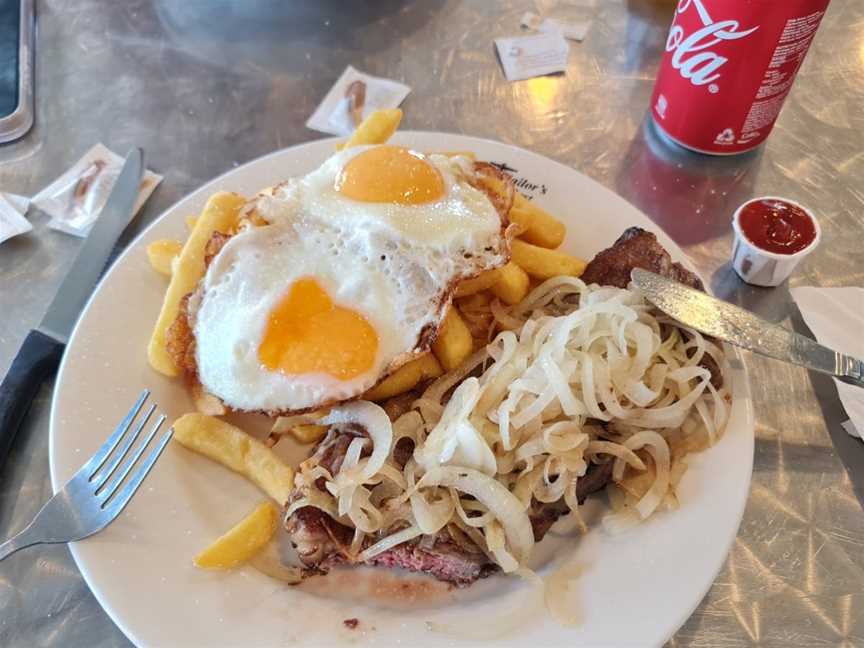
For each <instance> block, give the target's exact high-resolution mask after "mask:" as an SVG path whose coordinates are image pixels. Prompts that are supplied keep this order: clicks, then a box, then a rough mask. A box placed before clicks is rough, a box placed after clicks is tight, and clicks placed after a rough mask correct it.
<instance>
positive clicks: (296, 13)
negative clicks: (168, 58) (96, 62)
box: [154, 0, 444, 72]
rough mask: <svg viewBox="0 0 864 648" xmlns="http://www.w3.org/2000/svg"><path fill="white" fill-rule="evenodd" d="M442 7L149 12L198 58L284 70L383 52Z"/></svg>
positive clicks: (391, 2) (266, 4) (291, 5)
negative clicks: (349, 54)
mask: <svg viewBox="0 0 864 648" xmlns="http://www.w3.org/2000/svg"><path fill="white" fill-rule="evenodd" d="M443 5H444V0H434V1H433V2H431V3H430V2H423V3H420V2H418V1H417V0H355V1H352V2H345V1H344V0H317V1H315V2H305V1H304V2H275V1H273V0H207V1H203V0H194V1H190V2H176V1H175V0H158V1H157V2H156V3H155V7H154V10H155V13H156V16H157V19H158V20H159V21H160V23H161V24H162V27H163V28H164V30H165V32H166V33H167V34H168V35H169V37H170V38H171V39H172V40H173V41H175V42H176V43H178V46H179V47H180V48H182V49H183V50H184V51H185V52H187V53H189V54H191V55H192V56H195V57H196V58H199V59H201V60H206V61H207V62H208V63H211V64H219V63H222V64H224V65H226V66H231V65H232V64H237V63H241V62H243V63H246V64H252V65H257V66H261V67H263V68H270V69H272V71H274V72H285V71H292V70H294V71H296V70H300V69H308V67H309V64H310V61H311V60H313V59H314V58H318V57H321V58H330V57H332V56H340V55H345V54H346V52H347V51H350V50H358V51H362V52H363V53H364V55H365V54H369V53H374V52H378V51H381V50H385V49H387V48H389V47H391V46H392V45H393V44H394V43H396V42H398V41H400V40H402V39H405V38H407V37H410V36H411V34H413V33H414V32H416V31H417V30H419V29H420V28H421V27H422V26H423V25H424V24H426V23H427V22H428V21H429V19H430V17H431V16H433V15H434V14H435V13H437V12H438V11H439V10H440V9H441V8H442V7H443ZM274 54H275V55H274ZM283 54H284V56H283ZM298 54H300V56H298ZM347 62H350V60H348V61H347Z"/></svg>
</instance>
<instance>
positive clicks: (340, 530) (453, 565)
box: [285, 428, 612, 587]
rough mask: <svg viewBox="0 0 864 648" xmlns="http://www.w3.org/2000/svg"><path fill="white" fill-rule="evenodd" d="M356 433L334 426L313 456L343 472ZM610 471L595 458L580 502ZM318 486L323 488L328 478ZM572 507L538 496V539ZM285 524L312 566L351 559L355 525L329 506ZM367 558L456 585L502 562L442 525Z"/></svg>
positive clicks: (581, 485)
mask: <svg viewBox="0 0 864 648" xmlns="http://www.w3.org/2000/svg"><path fill="white" fill-rule="evenodd" d="M357 436H364V432H363V431H362V430H360V429H357V428H354V429H350V430H344V431H341V430H336V429H333V428H331V429H330V431H329V432H328V433H327V435H326V436H325V437H324V438H323V439H322V440H321V442H320V443H319V444H318V446H316V448H315V450H314V451H313V453H312V456H311V458H310V459H311V461H313V462H315V464H316V465H320V466H323V467H324V468H327V470H328V471H330V473H331V474H333V473H334V472H338V471H339V468H340V467H341V465H342V460H343V459H344V457H345V452H347V450H348V446H349V445H350V443H351V441H352V440H353V439H354V438H356V437H357ZM403 441H404V440H403ZM409 449H410V448H405V450H409ZM399 450H403V448H402V447H400V448H399ZM405 450H403V451H402V452H398V453H397V454H401V455H402V456H403V457H404V458H405V459H407V457H408V456H410V452H405ZM611 477H612V463H611V462H610V463H607V464H592V465H591V466H590V467H589V468H588V472H587V473H586V474H585V476H584V477H582V478H581V479H580V480H579V482H578V483H577V488H576V497H577V499H578V500H579V502H580V503H581V502H584V501H585V498H586V497H588V496H589V495H591V494H592V493H595V492H597V491H599V490H602V489H603V488H605V487H606V485H607V484H608V483H609V480H610V479H611ZM317 486H318V487H319V488H323V483H321V484H317ZM299 496H300V495H299V494H297V495H296V497H299ZM292 501H294V499H292V500H289V504H290V503H291V502H292ZM567 511H568V509H567V506H566V505H565V504H564V503H563V502H557V503H554V504H540V503H538V502H535V505H534V507H533V509H532V511H531V513H530V516H529V517H530V518H531V525H532V527H533V530H534V539H535V540H536V541H538V542H539V541H540V540H542V539H543V536H545V535H546V532H547V531H549V529H550V528H551V527H552V525H553V524H554V523H555V522H556V520H558V518H560V517H561V516H562V515H564V514H566V513H567ZM285 528H286V531H287V533H288V537H289V539H290V540H291V544H292V546H293V547H294V548H295V549H296V550H297V555H298V556H299V558H300V560H301V562H302V563H303V564H304V565H305V567H306V568H307V569H309V570H310V571H311V572H315V573H326V572H327V571H328V570H329V569H330V568H331V567H333V566H335V565H340V564H347V563H350V562H351V559H350V556H349V553H348V547H349V545H350V544H351V538H352V536H353V532H352V530H351V529H350V528H348V527H346V526H345V525H343V524H340V523H339V522H336V521H335V520H333V519H332V518H331V517H330V516H329V515H327V514H326V513H325V512H324V511H321V510H320V509H317V508H313V507H304V508H300V509H298V510H297V511H295V512H294V513H293V514H292V515H291V516H289V517H288V519H287V520H286V521H285ZM369 544H371V543H367V545H366V546H369ZM367 564H369V565H379V566H382V567H401V568H403V569H408V570H410V571H415V572H422V573H425V574H429V575H430V576H434V577H435V578H437V579H438V580H442V581H445V582H448V583H451V584H453V585H456V586H457V587H465V586H467V585H470V584H471V583H473V582H474V581H476V580H478V579H480V578H484V577H486V576H488V575H489V574H492V573H494V572H495V571H497V570H498V566H497V565H496V564H495V563H493V562H492V561H490V560H489V559H488V558H487V557H486V554H484V553H483V552H482V551H481V550H480V548H479V547H473V548H469V547H466V546H463V545H461V544H457V543H456V542H455V541H454V540H453V539H452V538H451V537H450V535H449V533H448V532H447V531H446V529H445V530H442V531H440V532H439V533H438V535H437V537H436V538H435V540H434V542H432V543H431V544H428V543H427V544H424V543H421V542H420V541H419V540H410V541H408V542H404V543H402V544H400V545H397V546H396V547H393V548H392V549H389V550H387V551H384V552H382V553H380V554H378V555H377V556H374V557H373V558H372V559H371V560H369V561H368V563H367Z"/></svg>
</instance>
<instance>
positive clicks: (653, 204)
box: [615, 115, 762, 246]
mask: <svg viewBox="0 0 864 648" xmlns="http://www.w3.org/2000/svg"><path fill="white" fill-rule="evenodd" d="M761 160H762V151H761V149H756V150H755V151H751V152H748V153H743V154H741V155H735V156H713V155H703V154H701V153H694V152H692V151H688V150H687V149H684V148H682V147H680V146H678V145H676V144H673V143H671V142H669V141H668V140H667V139H666V138H665V136H664V135H662V134H661V133H660V132H659V131H658V129H657V127H656V126H655V125H654V122H653V121H652V119H651V117H650V115H649V116H646V118H645V120H644V121H643V122H642V126H641V127H640V128H639V130H638V131H637V133H636V136H635V137H634V138H633V140H632V141H631V142H630V147H629V148H628V150H627V153H626V155H625V158H624V162H623V164H622V165H621V173H620V174H619V176H618V178H617V179H616V181H615V187H616V189H617V192H618V193H619V194H620V195H621V196H623V197H624V198H626V199H627V200H628V201H629V202H631V203H633V204H634V205H635V206H636V207H638V208H639V209H640V210H642V211H643V212H644V213H645V214H646V215H647V216H648V217H649V218H650V219H651V220H653V221H654V222H655V223H657V224H658V225H659V226H660V227H662V228H663V230H664V231H665V232H666V233H667V234H668V235H669V236H670V237H672V238H673V239H674V240H675V242H676V243H678V244H679V245H682V246H691V245H696V244H698V243H702V242H704V241H707V240H710V239H714V238H717V237H721V236H726V235H727V234H729V232H730V227H731V223H732V214H733V212H734V211H735V209H736V208H737V207H738V205H740V204H741V203H742V202H744V201H745V200H747V199H749V198H751V197H752V195H753V186H754V184H755V181H756V176H757V175H758V172H759V167H760V165H761Z"/></svg>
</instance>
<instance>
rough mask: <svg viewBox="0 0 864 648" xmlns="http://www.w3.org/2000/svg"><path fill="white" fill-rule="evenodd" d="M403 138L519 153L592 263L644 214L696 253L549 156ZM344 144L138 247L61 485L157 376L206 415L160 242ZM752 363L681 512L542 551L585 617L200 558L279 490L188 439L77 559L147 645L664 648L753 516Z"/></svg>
mask: <svg viewBox="0 0 864 648" xmlns="http://www.w3.org/2000/svg"><path fill="white" fill-rule="evenodd" d="M397 141H398V142H400V143H404V144H409V145H411V146H413V147H415V148H417V149H419V150H436V151H441V150H452V151H468V150H470V151H475V152H476V153H477V155H478V157H479V158H480V159H486V160H492V161H495V162H501V163H506V164H507V165H508V166H509V167H510V168H511V170H513V173H514V174H515V175H516V176H517V177H518V178H519V179H520V185H521V188H522V190H523V191H526V192H528V193H531V194H533V195H534V196H535V197H536V199H537V200H538V201H539V203H540V204H541V205H543V206H544V207H545V208H547V209H548V210H549V211H551V212H552V213H553V214H556V215H558V216H559V217H561V218H563V219H565V220H566V223H567V226H568V239H567V242H566V247H567V249H569V250H570V251H572V252H574V253H576V254H579V255H581V256H583V257H585V258H590V257H592V256H593V255H594V254H595V253H596V252H597V251H599V250H600V249H602V248H604V247H606V246H608V245H610V244H611V243H612V242H613V241H614V240H615V239H616V238H617V237H618V236H619V235H620V234H621V232H622V231H623V230H624V229H626V228H627V227H629V226H631V225H639V226H641V227H644V228H646V229H649V230H653V231H655V232H657V234H658V236H659V237H660V240H661V242H662V243H663V245H664V246H666V248H667V249H668V250H669V251H670V252H671V253H672V256H673V257H675V258H677V259H683V258H684V256H683V254H682V252H681V251H680V249H679V248H678V247H677V246H676V245H675V244H674V243H673V242H672V241H671V240H669V239H668V238H667V237H666V236H665V235H663V233H662V232H659V231H658V230H657V228H656V226H654V225H653V224H652V223H651V221H649V220H648V218H646V217H645V216H644V215H643V214H641V213H640V212H639V211H638V210H636V209H635V208H634V207H632V206H631V205H630V204H628V203H627V202H625V201H624V200H623V199H621V198H619V197H618V196H616V195H615V194H613V193H612V192H610V191H609V190H608V189H605V188H604V187H602V186H600V185H599V184H597V183H595V182H594V181H592V180H590V179H588V178H587V177H585V176H583V175H581V174H580V173H577V172H575V171H573V170H572V169H569V168H567V167H565V166H563V165H561V164H558V163H556V162H553V161H551V160H549V159H546V158H544V157H541V156H539V155H536V154H534V153H529V152H528V151H524V150H521V149H517V148H513V147H510V146H506V145H503V144H499V143H496V142H490V141H485V140H480V139H476V138H472V137H465V136H461V135H447V134H442V133H422V132H418V133H410V132H406V133H400V134H399V135H398V136H397ZM333 147H334V141H333V140H322V141H316V142H310V143H308V144H303V145H301V146H296V147H293V148H290V149H286V150H284V151H279V152H277V153H273V154H272V155H268V156H266V157H263V158H261V159H258V160H255V161H253V162H250V163H249V164H246V165H245V166H243V167H240V168H238V169H235V170H233V171H231V172H230V173H227V174H225V175H223V176H222V177H220V178H217V179H216V180H213V181H212V182H210V183H209V184H207V185H205V186H204V187H202V188H201V189H199V190H198V191H196V192H194V193H193V194H191V195H190V196H188V197H187V198H185V199H184V200H181V201H180V202H179V203H177V204H176V205H175V206H174V207H172V208H171V209H169V210H168V211H167V212H165V214H163V215H162V217H161V218H159V219H158V220H157V221H156V222H155V223H154V224H153V225H152V226H151V227H150V228H149V229H147V230H146V231H145V232H144V233H143V234H142V235H141V236H140V237H139V238H138V239H137V240H136V241H135V242H134V243H133V244H132V245H130V246H129V249H128V250H127V251H126V252H125V253H124V254H123V255H122V256H121V257H120V259H119V260H118V261H117V263H116V264H115V265H114V267H113V268H112V269H111V271H110V272H109V273H108V274H107V275H106V276H105V278H104V279H103V281H102V283H101V284H100V285H99V288H98V290H97V291H96V293H95V294H94V296H93V298H92V299H91V300H90V303H89V304H88V306H87V308H86V309H85V311H84V314H83V316H82V317H81V319H80V321H79V322H78V325H77V327H76V329H75V332H74V334H73V335H72V339H71V340H70V343H69V347H68V350H67V352H66V356H65V358H64V361H63V365H62V367H61V369H60V374H59V378H58V380H57V389H56V392H55V397H54V404H53V410H52V416H51V443H50V454H51V477H52V481H53V484H54V488H55V490H56V489H57V488H58V487H59V486H60V485H62V484H63V483H64V482H65V481H66V480H67V479H68V478H69V477H70V476H71V475H72V474H73V473H74V472H75V471H76V470H77V469H78V467H79V466H80V465H81V464H82V462H83V461H84V460H85V459H86V458H87V457H89V456H90V455H91V454H92V453H93V452H94V451H95V449H96V448H97V447H98V446H99V445H100V444H101V443H102V442H103V440H104V439H105V438H106V436H107V435H108V433H109V431H110V430H111V429H112V428H113V426H114V425H115V423H116V422H117V421H119V420H120V418H122V416H123V414H124V413H125V412H126V410H127V409H128V407H129V405H130V404H131V403H132V402H133V401H134V399H135V397H136V396H137V394H138V393H139V392H140V391H141V389H142V388H143V387H145V386H146V387H149V388H150V389H151V390H152V392H153V397H154V400H155V402H158V403H159V405H160V407H161V408H162V409H163V410H164V411H165V413H166V414H167V415H168V416H169V419H172V420H173V418H175V417H177V416H179V415H180V414H183V413H185V412H187V411H191V409H192V407H191V403H190V400H189V398H188V396H187V394H186V391H185V389H184V387H183V385H182V383H181V382H180V381H179V380H170V379H167V378H165V377H163V376H160V375H158V374H156V373H155V372H153V371H152V370H151V369H150V368H149V366H148V365H147V360H146V354H145V346H146V343H147V340H148V338H149V334H150V330H151V327H152V325H153V322H154V321H155V318H156V315H157V313H158V311H159V306H160V304H161V301H162V296H163V292H164V289H165V283H166V282H165V279H164V278H163V277H161V276H158V275H156V274H155V273H154V272H153V271H152V270H151V269H150V267H149V265H148V262H147V258H146V255H145V247H146V245H147V244H148V243H149V242H150V241H153V240H156V239H160V238H178V239H179V238H183V237H184V235H185V225H184V217H185V216H187V215H189V214H196V213H198V212H199V210H200V209H201V207H202V206H203V205H204V203H205V201H206V200H207V197H208V196H209V195H210V194H212V193H213V192H215V191H217V190H222V189H225V190H231V191H237V192H240V193H242V194H244V195H247V196H251V195H253V194H254V193H255V192H256V191H257V190H259V189H261V188H263V187H266V186H268V185H271V184H273V183H275V182H278V181H280V180H283V179H284V178H287V177H289V176H294V175H299V174H302V173H305V172H307V171H309V170H311V169H312V168H314V167H315V166H317V165H318V164H319V163H320V162H321V161H323V160H324V159H325V158H326V157H327V156H328V155H330V154H331V152H332V151H333ZM736 365H737V367H738V368H736V369H735V370H734V375H733V377H732V380H733V384H734V406H733V411H732V418H731V421H730V423H729V426H728V430H727V432H726V435H725V437H724V438H723V439H722V440H721V441H720V442H719V443H718V444H717V445H715V446H714V447H713V448H711V449H710V450H708V451H706V452H704V453H702V454H700V455H696V456H694V457H693V458H692V461H691V462H690V469H689V470H688V472H687V474H686V476H685V478H684V480H683V482H682V483H681V486H680V500H681V507H680V509H679V510H677V511H674V512H671V513H664V514H662V515H658V516H656V517H655V518H653V519H651V520H650V521H649V522H647V523H646V524H643V525H641V526H640V527H638V528H636V529H633V530H632V531H628V532H626V533H624V534H623V535H618V536H614V537H612V536H609V535H608V534H606V533H605V532H603V531H602V530H601V529H600V528H599V527H598V526H597V525H596V524H595V525H594V526H593V528H592V530H591V531H590V532H589V533H588V534H587V535H586V536H584V537H579V536H578V534H575V533H572V532H567V531H566V529H564V530H561V529H560V527H556V529H555V530H554V531H553V533H551V534H549V536H547V538H546V539H545V540H544V542H543V543H541V544H540V545H539V549H540V551H539V552H538V553H539V554H540V555H538V565H540V573H541V574H544V575H548V574H550V573H553V572H555V571H556V569H558V572H557V573H558V574H559V578H561V577H562V574H563V575H564V576H572V577H574V578H573V579H572V581H571V582H570V586H569V589H568V590H567V594H566V595H563V594H562V595H561V596H559V597H556V604H557V606H559V607H561V608H566V609H567V610H569V611H570V612H571V613H574V614H575V615H576V616H577V617H578V619H579V624H578V625H577V626H575V627H563V626H562V625H561V624H559V623H558V622H556V620H555V619H554V618H553V617H552V616H551V615H550V614H549V613H548V612H547V611H546V609H545V608H544V606H543V604H542V602H541V601H540V598H539V597H538V595H537V590H536V589H532V588H531V587H530V586H529V585H528V584H527V583H526V582H523V581H521V580H519V579H518V578H507V577H504V576H495V577H492V578H489V579H486V580H484V581H481V582H479V583H477V584H476V585H475V586H473V587H472V588H470V589H468V590H467V591H458V592H457V591H449V590H448V589H447V588H446V587H444V586H443V585H441V584H439V583H437V582H431V581H429V580H426V579H424V578H421V579H418V578H412V579H408V580H405V579H401V578H399V577H398V576H397V575H395V574H393V573H390V572H386V571H384V570H372V569H367V570H364V571H363V572H362V573H358V574H351V573H338V574H331V576H328V577H327V578H323V579H322V578H318V579H312V580H311V582H309V581H307V584H304V585H303V586H301V587H300V588H292V587H289V586H286V585H284V584H283V583H281V582H279V581H275V580H272V579H270V578H269V577H266V576H264V575H262V574H261V573H260V572H258V571H256V570H255V569H253V568H251V567H246V568H243V569H240V570H238V571H235V572H230V573H212V572H204V571H200V570H197V569H195V568H194V567H193V566H192V563H191V558H192V556H194V555H195V554H196V553H197V552H198V551H199V550H200V549H201V548H202V547H204V546H205V545H207V544H208V543H209V542H210V541H211V540H212V539H213V538H215V537H217V536H218V535H220V534H221V533H222V532H223V531H224V530H225V529H227V528H229V527H230V526H231V525H232V524H233V523H234V522H236V521H237V520H238V519H240V518H241V517H243V515H245V514H246V513H247V512H248V511H249V510H250V509H251V507H252V506H253V505H254V504H255V503H257V502H258V501H259V500H261V499H262V496H261V495H260V493H258V492H257V491H256V489H255V488H254V487H252V486H251V485H249V484H248V483H246V482H245V481H244V480H243V479H242V478H241V477H238V476H236V475H234V474H232V473H230V472H229V471H228V470H226V469H224V468H221V467H220V466H217V465H213V464H211V463H210V462H209V461H208V460H206V459H202V458H200V457H197V456H194V455H192V454H191V453H189V452H188V451H186V450H184V449H183V448H180V447H178V446H176V445H174V444H172V445H170V446H169V448H168V449H167V451H166V452H165V454H164V455H163V457H162V459H161V460H160V461H159V463H158V464H157V465H156V467H155V469H154V471H153V473H152V474H151V475H150V477H149V478H148V480H147V481H146V482H145V484H144V486H143V487H142V489H141V491H140V492H139V493H138V495H137V496H136V497H135V499H134V500H133V501H132V503H131V504H130V505H129V507H128V508H127V510H126V512H125V513H124V514H123V515H122V516H121V518H120V519H118V520H117V521H116V522H114V524H112V525H111V526H110V527H109V528H108V529H107V530H105V531H104V532H102V533H100V534H98V535H96V536H95V537H92V538H89V539H88V540H85V541H82V542H78V543H75V544H73V545H72V547H71V548H72V554H73V555H74V557H75V560H76V562H77V563H78V566H79V567H80V569H81V572H82V574H83V575H84V578H85V579H86V580H87V582H88V584H89V585H90V587H91V589H92V590H93V592H94V594H95V595H96V597H97V598H98V599H99V601H100V602H101V604H102V605H103V606H104V608H105V610H106V611H107V612H108V614H110V615H111V617H112V618H113V619H114V621H115V622H116V623H117V625H118V626H120V628H121V629H122V630H123V631H124V632H125V633H126V635H127V636H128V637H129V638H130V639H131V640H132V641H133V642H135V643H136V644H139V645H142V646H160V647H164V646H204V645H206V646H229V645H231V646H238V645H245V646H276V645H280V646H281V645H283V644H286V643H290V644H299V645H328V646H332V645H337V644H343V643H344V644H347V643H351V644H355V643H360V644H368V645H378V646H380V645H393V644H398V643H401V642H405V643H406V644H410V645H412V646H419V645H424V646H425V645H429V646H445V645H447V646H454V645H455V646H460V645H468V644H474V643H476V642H477V641H478V640H481V639H491V638H497V639H499V642H500V643H501V644H508V645H514V646H515V645H523V646H524V645H543V646H552V645H567V646H575V645H590V646H597V645H609V646H622V645H625V644H626V645H659V644H661V643H662V642H663V641H665V640H666V639H667V638H668V637H670V636H671V635H672V634H673V633H674V632H675V630H676V629H677V628H678V627H679V626H680V625H681V624H682V623H683V622H684V621H685V620H686V619H687V617H688V616H689V615H690V614H691V613H692V611H693V610H694V608H695V607H696V606H697V605H698V603H699V601H700V600H701V599H702V597H703V596H704V594H705V592H706V591H707V590H708V588H709V586H710V585H711V583H712V581H713V580H714V577H715V576H716V574H717V572H718V570H719V569H720V567H721V565H722V563H723V560H724V558H725V556H726V553H727V551H728V550H729V547H730V545H731V542H732V540H733V539H734V537H735V535H736V532H737V529H738V524H739V522H740V519H741V514H742V512H743V510H744V504H745V501H746V498H747V493H748V490H749V483H750V473H751V469H752V459H753V413H752V411H751V405H750V396H749V391H748V386H747V378H746V374H745V373H744V372H743V369H741V368H740V366H741V365H740V362H738V363H736ZM602 506H603V505H602V503H599V502H598V503H595V504H594V505H593V507H594V508H595V509H600V508H602ZM594 517H595V518H597V517H599V515H597V514H596V513H595V515H594ZM561 565H564V568H563V569H560V567H561ZM559 589H561V590H562V591H563V589H564V588H559ZM348 618H357V619H359V622H360V623H359V626H358V628H357V629H355V630H350V629H348V628H346V627H345V626H344V625H343V623H342V621H343V620H344V619H348Z"/></svg>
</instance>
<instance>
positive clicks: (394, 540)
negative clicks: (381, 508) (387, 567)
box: [357, 526, 422, 562]
mask: <svg viewBox="0 0 864 648" xmlns="http://www.w3.org/2000/svg"><path fill="white" fill-rule="evenodd" d="M421 534H422V531H420V529H419V528H417V527H416V526H410V527H408V528H407V529H403V530H402V531H398V532H396V533H391V534H390V535H389V536H387V537H386V538H384V539H383V540H379V541H378V542H376V543H375V544H373V545H372V546H371V547H369V548H367V549H365V550H363V551H362V552H360V554H358V556H357V560H358V561H360V562H366V561H367V560H369V559H370V558H374V557H375V556H377V555H378V554H380V553H384V552H385V551H387V550H388V549H392V548H393V547H395V546H396V545H400V544H402V543H403V542H408V541H409V540H413V539H414V538H416V537H417V536H419V535H421Z"/></svg>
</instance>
